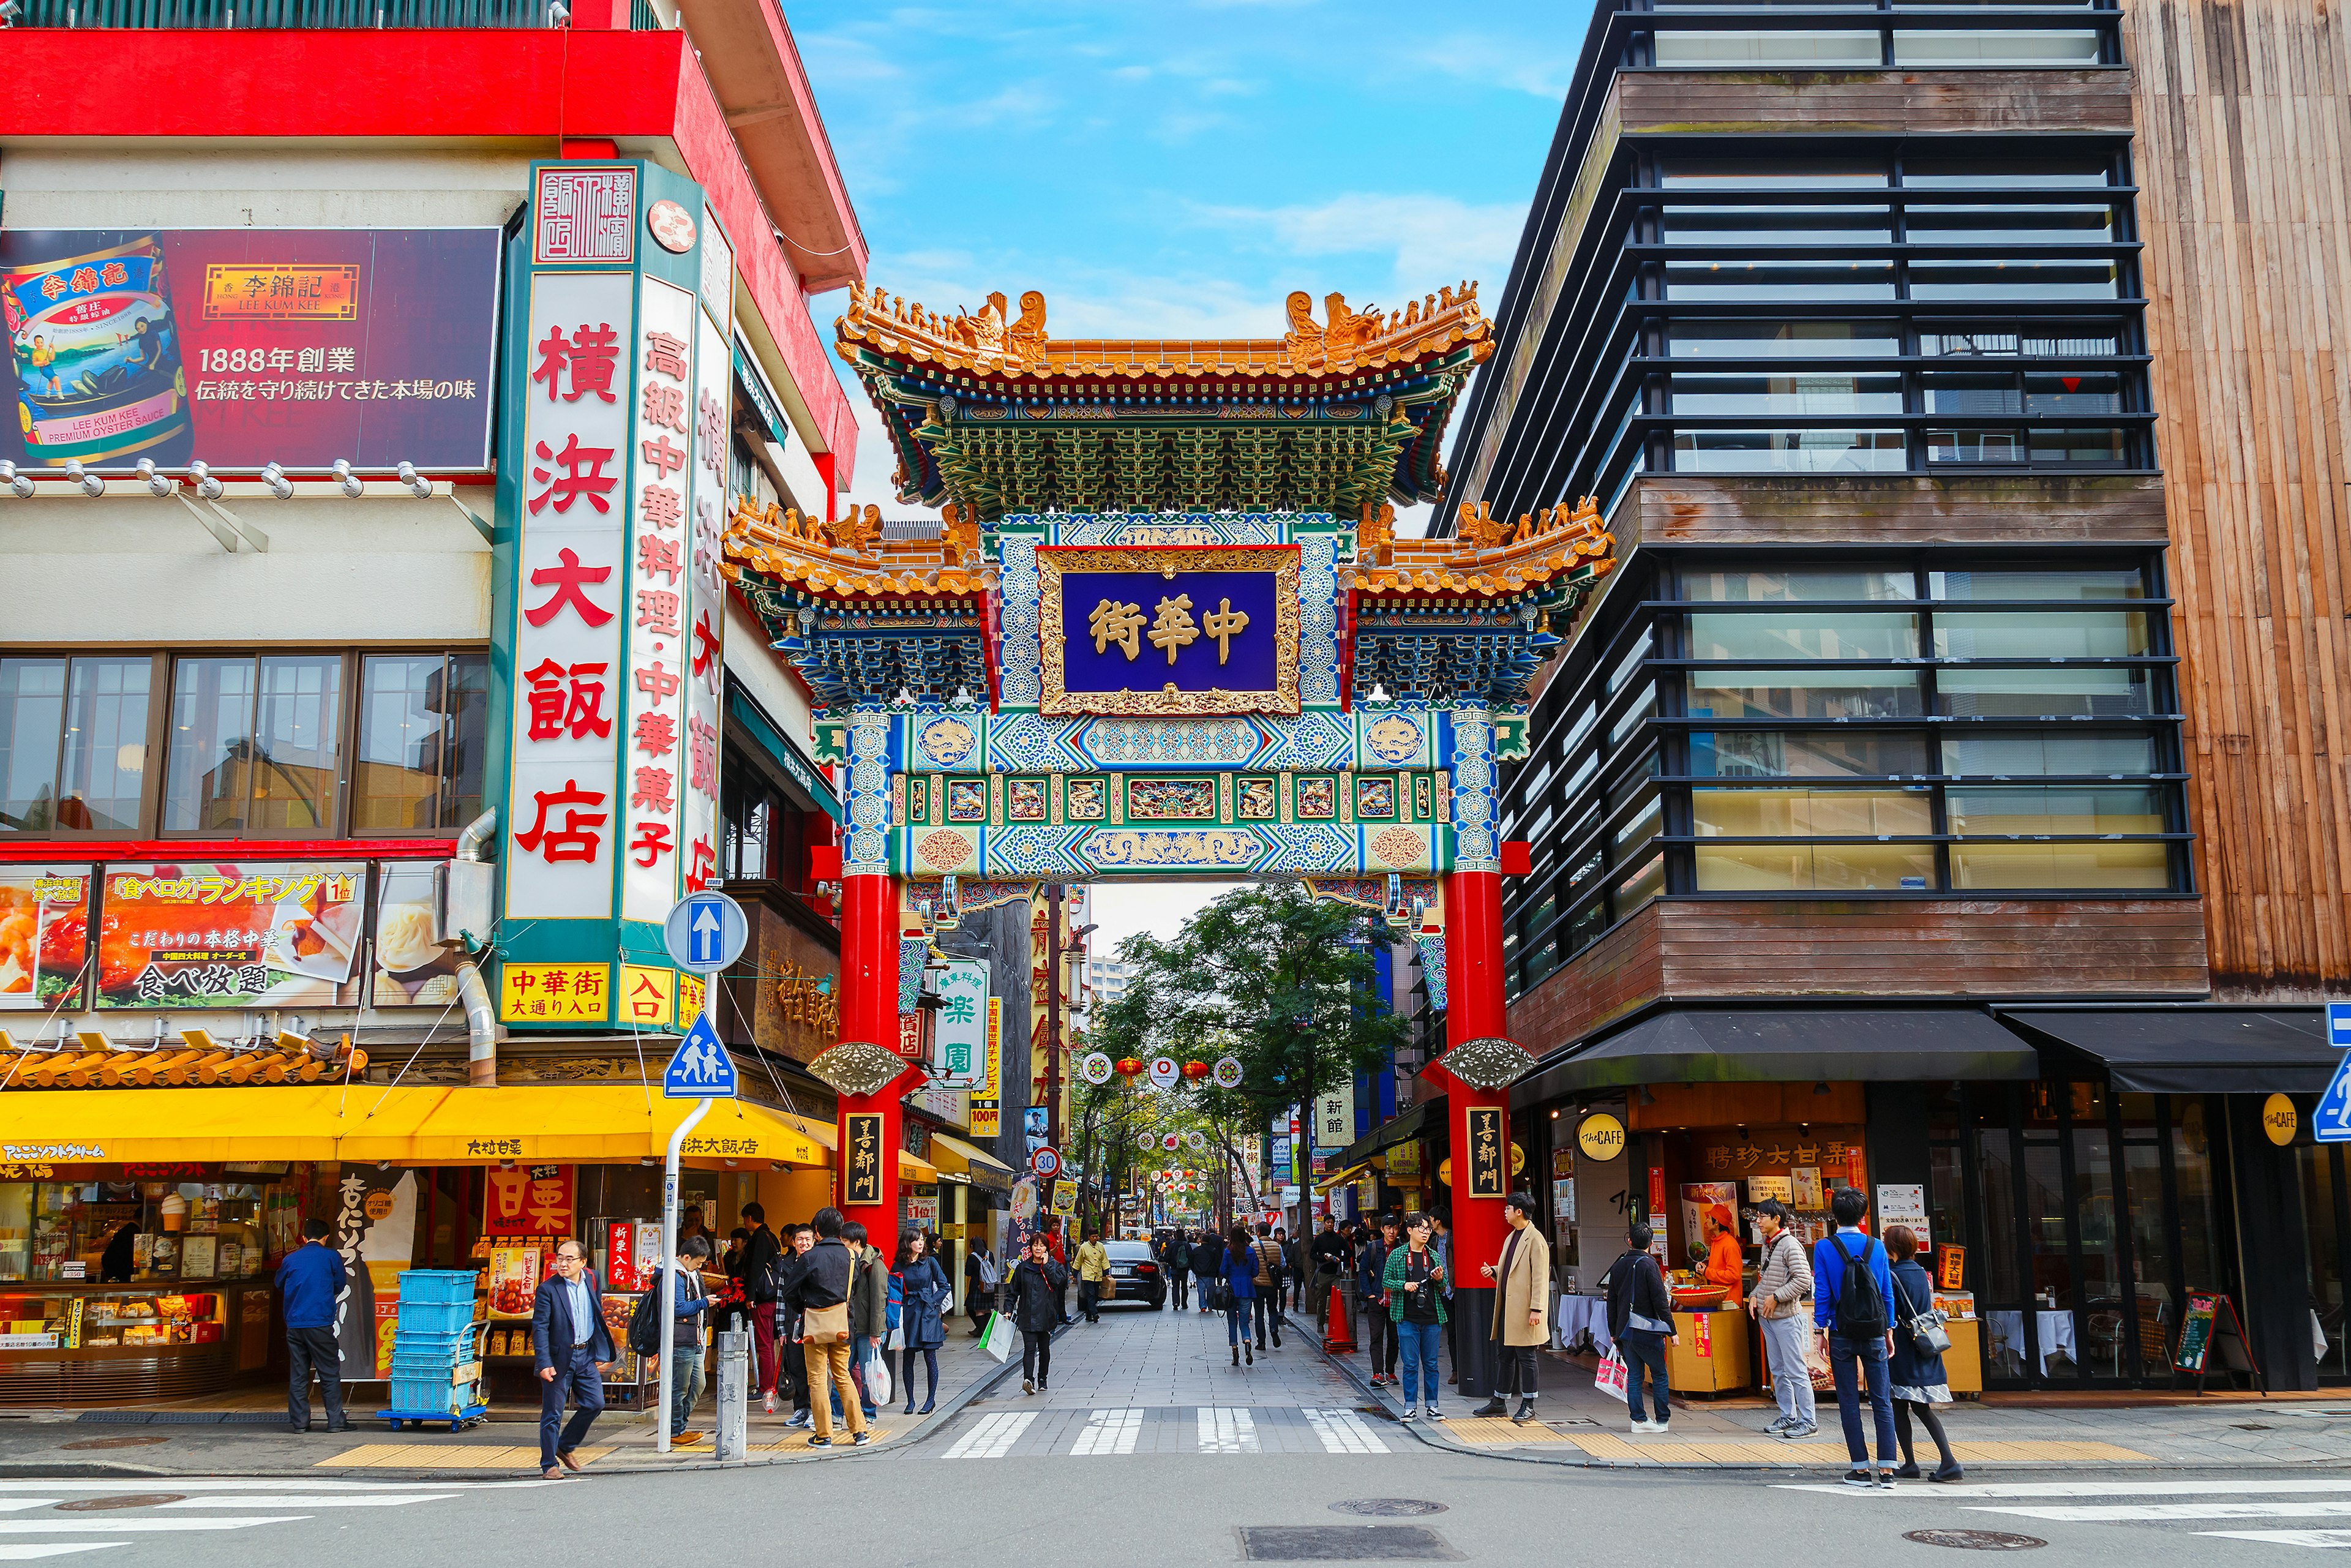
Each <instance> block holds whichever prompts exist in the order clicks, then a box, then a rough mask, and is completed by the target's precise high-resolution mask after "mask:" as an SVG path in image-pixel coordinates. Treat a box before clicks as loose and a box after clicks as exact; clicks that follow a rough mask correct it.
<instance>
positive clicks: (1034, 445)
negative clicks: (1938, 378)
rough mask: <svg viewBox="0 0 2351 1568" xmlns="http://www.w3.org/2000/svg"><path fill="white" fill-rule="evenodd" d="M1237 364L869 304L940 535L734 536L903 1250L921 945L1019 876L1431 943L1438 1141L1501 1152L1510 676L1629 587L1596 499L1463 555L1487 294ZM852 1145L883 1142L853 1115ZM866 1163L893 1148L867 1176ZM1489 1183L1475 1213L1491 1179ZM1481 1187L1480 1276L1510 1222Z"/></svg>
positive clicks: (1513, 729)
mask: <svg viewBox="0 0 2351 1568" xmlns="http://www.w3.org/2000/svg"><path fill="white" fill-rule="evenodd" d="M1289 315H1290V330H1289V332H1288V333H1287V334H1286V335H1285V336H1283V337H1280V338H1277V339H1267V340H1249V341H1238V342H1215V343H1206V342H1174V341H1171V342H1134V341H1095V340H1055V339H1050V338H1047V337H1046V336H1045V302H1044V299H1043V298H1042V296H1040V295H1037V294H1034V293H1031V294H1029V295H1025V296H1023V297H1022V299H1021V302H1020V310H1019V315H1018V317H1017V318H1015V319H1010V320H1009V321H1008V319H1007V316H1006V312H1005V304H1004V299H1003V297H1002V296H1001V295H997V296H991V297H990V300H989V303H988V306H987V308H986V309H984V310H982V311H981V312H980V313H979V314H977V316H956V317H954V318H952V319H949V318H943V317H940V316H938V315H936V314H935V313H933V312H929V311H926V310H925V309H924V308H922V307H920V306H918V305H911V304H909V303H907V302H906V301H904V300H903V299H892V298H889V297H888V296H886V295H885V294H883V292H882V291H880V290H878V289H877V290H873V291H872V292H870V293H869V292H866V291H864V290H862V289H852V300H851V304H850V308H849V312H848V314H847V315H846V316H844V317H843V318H842V319H841V322H840V326H839V348H840V351H841V356H842V357H843V358H844V359H845V360H847V361H849V362H850V364H851V365H852V366H853V367H854V368H855V370H856V371H857V373H858V375H859V376H860V377H861V378H862V380H863V382H865V385H866V387H867V390H868V391H869V392H871V393H872V397H873V400H874V402H875V403H876V405H877V406H878V407H879V408H880V410H881V412H882V415H883V420H884V422H885V423H886V424H887V426H888V428H889V432H890V435H891V439H892V441H893V444H894V445H895V447H896V449H897V453H898V459H899V469H898V474H897V480H898V492H899V495H900V497H902V498H903V499H905V500H908V501H919V502H921V503H924V504H925V505H930V506H935V507H938V508H939V510H940V513H941V519H942V520H940V521H937V522H931V521H928V520H925V521H922V522H915V523H900V522H897V521H894V520H893V521H891V522H887V523H885V522H883V520H882V518H881V517H880V516H879V514H878V509H877V508H874V507H866V508H865V509H864V511H863V513H862V515H852V516H851V517H846V518H843V519H841V520H839V521H835V522H830V523H820V522H818V521H816V520H815V519H812V518H811V519H803V518H801V517H799V516H797V515H796V514H792V513H789V512H787V513H782V514H780V515H779V514H778V513H777V512H776V511H775V510H774V509H773V508H769V509H768V510H767V511H766V512H765V513H764V514H762V513H758V512H755V511H753V510H751V509H749V508H747V507H746V508H744V509H741V510H738V512H737V516H736V517H735V519H734V523H733V527H732V528H731V529H730V531H729V534H728V537H727V541H726V562H727V566H726V570H727V572H728V574H729V575H730V577H731V578H732V579H733V580H734V582H735V584H736V586H737V589H738V590H739V591H741V592H742V593H743V594H744V595H745V596H746V598H747V600H748V601H749V602H750V603H751V605H752V606H753V608H754V609H755V610H756V611H757V612H758V614H759V616H760V618H761V619H762V621H763V622H764V623H765V624H766V626H767V628H768V632H769V633H770V635H771V636H772V637H773V638H774V640H775V645H776V647H777V648H778V649H779V650H781V651H782V652H783V653H785V654H786V655H787V656H789V658H790V659H791V660H792V661H793V662H794V663H795V664H797V665H798V666H799V669H800V670H801V672H802V673H803V674H805V675H806V677H807V679H808V682H809V684H810V687H811V688H812V689H813V691H814V692H815V694H816V697H817V700H818V703H819V704H820V706H821V709H822V716H821V717H820V720H819V722H818V737H817V738H818V746H819V750H820V756H821V757H822V758H824V759H825V760H827V761H831V762H833V763H836V764H839V765H841V767H842V776H843V779H844V782H845V786H846V787H845V789H844V791H843V796H842V799H843V802H844V809H845V819H844V836H845V841H844V844H843V848H842V852H841V873H842V878H841V889H842V898H841V911H842V925H841V930H842V947H841V976H842V985H843V996H842V1002H841V1043H840V1044H839V1045H837V1046H835V1047H834V1048H833V1049H832V1050H831V1051H828V1052H827V1053H826V1054H825V1056H824V1057H823V1058H820V1061H818V1063H817V1064H816V1067H817V1071H819V1072H820V1074H821V1075H823V1076H825V1077H826V1079H827V1081H828V1082H832V1083H833V1084H834V1085H835V1086H836V1087H837V1088H839V1089H840V1090H841V1148H842V1150H843V1151H844V1158H845V1159H846V1160H847V1161H848V1162H849V1166H848V1168H847V1169H846V1170H845V1172H844V1181H843V1186H842V1190H843V1192H844V1193H853V1194H854V1195H855V1196H856V1197H859V1198H860V1199H862V1198H864V1197H867V1196H868V1195H874V1194H878V1200H877V1201H873V1202H871V1203H868V1202H863V1201H860V1202H857V1203H854V1204H852V1206H851V1207H852V1212H853V1213H854V1214H855V1216H856V1218H862V1220H863V1221H864V1222H865V1224H866V1226H867V1228H868V1229H869V1230H870V1231H872V1234H873V1236H874V1239H875V1240H876V1242H877V1243H878V1244H879V1245H881V1246H882V1248H883V1250H884V1251H885V1252H886V1251H888V1250H890V1248H891V1246H892V1240H891V1238H892V1237H893V1236H894V1233H895V1230H896V1224H897V1194H896V1166H895V1161H894V1158H893V1154H894V1151H895V1149H896V1147H897V1144H898V1136H899V1128H898V1101H899V1097H900V1096H901V1095H902V1094H903V1093H904V1092H906V1089H907V1088H908V1087H910V1086H911V1083H912V1082H914V1080H915V1079H916V1078H917V1077H918V1075H919V1072H920V1069H919V1068H910V1067H909V1065H908V1063H907V1061H906V1060H905V1059H904V1057H903V1056H901V1055H900V1054H899V1053H898V1051H897V1049H896V1047H897V1041H898V1038H899V1036H898V1015H899V1014H900V1012H901V1011H902V1010H904V1011H911V1010H912V1009H913V994H912V993H913V988H914V985H915V984H916V981H917V979H918V977H919V973H920V969H921V967H922V959H923V955H924V952H925V936H926V934H927V933H928V931H929V930H930V929H931V928H932V927H933V926H934V925H935V923H936V922H938V921H939V920H940V919H942V918H943V917H944V918H952V915H953V913H954V911H955V910H956V908H957V906H958V905H959V904H962V903H964V902H966V901H970V902H975V903H976V902H978V901H979V900H980V899H983V898H993V897H998V896H1001V895H1002V893H1003V884H1007V883H1012V884H1034V883H1047V882H1097V881H1116V880H1122V879H1137V878H1152V877H1181V878H1186V879H1198V878H1213V877H1233V878H1295V879H1299V880H1302V881H1306V882H1308V883H1311V884H1312V885H1313V886H1314V888H1315V889H1316V891H1317V893H1318V894H1322V895H1323V896H1330V897H1338V898H1345V899H1348V900H1350V901H1351V902H1355V903H1359V904H1369V905H1372V906H1374V907H1375V908H1377V909H1379V910H1381V911H1382V912H1383V913H1384V915H1385V916H1386V918H1387V919H1388V920H1389V922H1390V923H1391V925H1393V926H1394V927H1395V928H1396V929H1397V930H1399V931H1400V932H1403V933H1409V934H1410V936H1412V937H1413V938H1414V939H1415V940H1416V942H1417V943H1418V944H1419V946H1420V947H1421V950H1422V952H1423V954H1424V956H1425V957H1426V970H1427V973H1428V976H1429V979H1430V986H1431V989H1432V992H1433V993H1434V994H1435V998H1436V1000H1437V1005H1439V1006H1442V1007H1446V1009H1447V1040H1448V1041H1449V1045H1450V1049H1448V1050H1447V1052H1446V1054H1445V1055H1444V1057H1443V1058H1441V1059H1440V1060H1439V1061H1437V1063H1436V1064H1434V1065H1432V1066H1431V1067H1430V1068H1429V1069H1428V1071H1429V1073H1430V1074H1431V1075H1432V1076H1434V1077H1437V1078H1438V1079H1439V1080H1441V1081H1443V1082H1445V1083H1446V1084H1447V1090H1448V1094H1449V1099H1448V1107H1449V1109H1448V1114H1449V1117H1450V1120H1451V1123H1452V1128H1451V1131H1452V1137H1453V1146H1454V1147H1455V1149H1456V1150H1458V1151H1466V1152H1468V1155H1469V1157H1468V1158H1467V1159H1460V1160H1457V1162H1456V1164H1457V1168H1462V1169H1492V1170H1501V1169H1504V1168H1506V1165H1507V1162H1506V1161H1504V1160H1501V1159H1500V1158H1499V1154H1498V1155H1497V1157H1496V1159H1494V1160H1490V1161H1488V1162H1485V1164H1484V1165H1482V1166H1481V1165H1480V1164H1479V1160H1478V1155H1477V1150H1478V1148H1479V1138H1480V1137H1483V1138H1484V1139H1486V1141H1487V1142H1488V1143H1491V1142H1492V1140H1493V1138H1494V1136H1495V1134H1496V1132H1497V1129H1500V1136H1501V1140H1502V1143H1503V1145H1505V1146H1506V1145H1507V1142H1508V1134H1507V1127H1508V1111H1507V1103H1508V1101H1507V1089H1508V1086H1509V1084H1510V1081H1511V1080H1512V1079H1513V1078H1514V1077H1516V1076H1517V1075H1518V1073H1519V1072H1520V1071H1523V1070H1524V1068H1525V1067H1526V1066H1527V1065H1528V1064H1529V1061H1528V1058H1527V1056H1526V1054H1525V1052H1524V1051H1520V1049H1519V1048H1518V1047H1516V1046H1514V1045H1511V1044H1510V1042H1509V1041H1508V1040H1506V1039H1504V1038H1503V1035H1504V1015H1503V1008H1502V981H1501V973H1502V969H1501V958H1502V940H1501V896H1500V874H1501V871H1502V863H1501V862H1502V856H1503V852H1504V846H1503V845H1502V844H1501V843H1500V842H1499V823H1498V822H1497V821H1496V808H1495V796H1494V785H1495V769H1496V766H1497V764H1498V763H1499V762H1500V761H1503V760H1506V759H1510V758H1516V757H1519V756H1522V755H1523V754H1524V752H1523V747H1524V744H1525V738H1526V736H1525V728H1526V704H1527V701H1528V688H1529V684H1530V682H1531V679H1532V677H1533V675H1534V674H1535V672H1536V670H1537V669H1538V667H1539V666H1540V665H1541V664H1542V662H1543V661H1544V660H1545V659H1547V658H1548V657H1550V655H1551V653H1552V651H1553V650H1554V649H1555V648H1556V647H1557V645H1558V643H1559V638H1558V637H1557V636H1556V635H1554V633H1553V630H1552V628H1553V626H1554V624H1557V625H1558V626H1559V627H1561V628H1562V629H1564V627H1565V625H1566V624H1567V622H1568V621H1569V619H1570V618H1571V617H1572V615H1573V612H1574V611H1575V609H1576V607H1577V605H1578V604H1579V603H1580V602H1581V601H1582V600H1583V596H1584V595H1585V594H1586V593H1587V592H1588V591H1590V590H1591V588H1592V587H1593V585H1594V584H1595V583H1596V582H1597V581H1598V580H1600V578H1601V577H1602V576H1603V575H1604V573H1605V572H1606V571H1607V570H1609V568H1610V566H1611V565H1612V564H1613V560H1612V557H1611V554H1610V551H1611V548H1612V547H1611V540H1610V539H1609V537H1608V536H1607V535H1606V534H1605V533H1604V532H1603V531H1602V530H1601V528H1600V525H1599V521H1598V518H1597V516H1596V514H1595V512H1594V511H1593V507H1591V505H1590V504H1589V503H1588V502H1587V503H1586V504H1584V505H1583V507H1579V508H1569V507H1559V508H1557V509H1556V510H1554V511H1552V512H1550V513H1547V514H1545V515H1543V516H1542V517H1521V518H1520V519H1518V521H1517V523H1516V524H1515V525H1514V526H1513V525H1508V524H1506V523H1498V522H1497V521H1496V520H1494V519H1492V518H1490V517H1487V516H1486V515H1485V513H1484V512H1483V511H1482V510H1480V509H1474V508H1465V509H1464V511H1463V514H1462V517H1461V527H1460V529H1459V531H1458V535H1457V536H1456V537H1455V538H1448V539H1426V540H1421V539H1397V538H1394V537H1393V533H1394V528H1393V524H1394V511H1393V503H1395V502H1403V503H1406V504H1410V503H1416V502H1421V501H1431V500H1435V499H1436V498H1437V496H1438V495H1439V493H1440V492H1441V491H1442V489H1443V486H1444V476H1443V473H1442V471H1441V470H1440V469H1439V468H1438V466H1437V451H1438V446H1439V443H1440V440H1441V438H1442V435H1443V434H1444V429H1445V424H1446V421H1447V417H1448V416H1449V414H1450V413H1451V410H1452V406H1453V402H1454V400H1455V398H1456V397H1457V396H1458V393H1459V392H1460V390H1461V388H1462V386H1463V384H1464V383H1465V382H1467V380H1468V376H1469V374H1470V373H1471V371H1473V370H1474V368H1475V367H1476V366H1477V364H1478V362H1479V361H1481V360H1483V359H1484V358H1485V357H1486V356H1487V355H1488V354H1489V352H1490V351H1491V345H1490V342H1489V334H1488V325H1487V323H1486V321H1485V319H1483V318H1482V317H1481V316H1480V314H1479V308H1478V302H1477V294H1476V289H1475V287H1473V286H1467V285H1465V286H1464V287H1462V288H1461V289H1460V290H1459V291H1458V292H1457V291H1455V290H1453V289H1449V288H1448V289H1446V290H1443V291H1442V292H1441V293H1440V294H1437V295H1431V296H1429V297H1428V298H1427V299H1426V300H1425V301H1422V302H1417V303H1415V304H1413V305H1411V306H1409V307H1408V308H1406V309H1405V310H1404V311H1402V312H1400V313H1394V314H1387V315H1382V314H1380V313H1378V312H1364V313H1361V314H1359V313H1357V312H1354V311H1353V310H1350V309H1349V308H1347V306H1346V302H1345V301H1344V299H1343V298H1341V297H1339V296H1337V295H1332V296H1331V297H1330V298H1329V300H1328V301H1327V309H1326V319H1324V320H1321V321H1318V320H1316V319H1314V316H1313V314H1312V310H1311V301H1309V300H1308V298H1307V297H1306V296H1304V295H1302V294H1299V295H1292V296H1291V297H1290V308H1289ZM873 1118H878V1120H874V1119H873ZM852 1120H853V1121H854V1123H855V1132H856V1134H858V1136H859V1138H861V1139H865V1140H867V1141H872V1140H875V1139H878V1145H879V1146H878V1147H876V1148H872V1149H871V1150H868V1151H866V1152H865V1153H863V1154H861V1153H859V1152H858V1145H857V1144H856V1143H855V1142H853V1141H852ZM1489 1187H1490V1188H1492V1190H1490V1191H1489V1190H1487V1188H1489ZM1501 1196H1502V1193H1501V1190H1500V1186H1499V1178H1498V1179H1497V1180H1496V1181H1494V1182H1464V1183H1462V1184H1460V1186H1459V1187H1458V1189H1457V1191H1456V1193H1455V1195H1454V1198H1455V1202H1454V1213H1455V1222H1456V1227H1457V1231H1458V1239H1459V1244H1460V1248H1461V1250H1460V1252H1459V1253H1458V1257H1459V1258H1460V1259H1461V1260H1463V1264H1464V1271H1465V1273H1467V1274H1468V1278H1470V1279H1472V1280H1474V1279H1475V1278H1477V1276H1476V1274H1475V1273H1474V1271H1472V1270H1474V1265H1475V1264H1476V1263H1477V1262H1479V1261H1482V1260H1489V1259H1491V1258H1493V1257H1494V1256H1495V1255H1496V1254H1497V1253H1498V1252H1499V1246H1500V1238H1501V1235H1502V1233H1503V1225H1502V1220H1501V1212H1500V1211H1501V1205H1500V1201H1499V1200H1500V1198H1501Z"/></svg>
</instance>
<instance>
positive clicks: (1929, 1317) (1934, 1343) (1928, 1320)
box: [1886, 1268, 1951, 1355]
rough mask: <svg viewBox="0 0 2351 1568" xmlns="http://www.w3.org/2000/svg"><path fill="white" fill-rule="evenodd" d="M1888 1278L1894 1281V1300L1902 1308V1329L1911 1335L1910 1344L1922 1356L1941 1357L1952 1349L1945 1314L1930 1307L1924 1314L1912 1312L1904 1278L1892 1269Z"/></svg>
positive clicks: (1887, 1271) (1887, 1272)
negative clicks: (1944, 1322)
mask: <svg viewBox="0 0 2351 1568" xmlns="http://www.w3.org/2000/svg"><path fill="white" fill-rule="evenodd" d="M1886 1277H1887V1278H1888V1279H1890V1280H1892V1281H1894V1299H1895V1301H1896V1302H1898V1303H1899V1304H1900V1306H1901V1310H1902V1327H1903V1329H1904V1330H1905V1331H1906V1332H1907V1333H1908V1334H1909V1335H1910V1343H1913V1344H1915V1345H1917V1347H1918V1354H1921V1355H1940V1354H1943V1353H1944V1352H1945V1351H1947V1350H1949V1349H1950V1348H1951V1336H1950V1333H1949V1331H1948V1330H1946V1329H1945V1328H1944V1327H1943V1314H1942V1312H1940V1311H1938V1309H1936V1308H1934V1307H1932V1306H1929V1307H1928V1309H1927V1310H1926V1311H1925V1312H1912V1311H1911V1310H1910V1299H1909V1293H1908V1292H1907V1291H1904V1290H1903V1288H1902V1276H1901V1275H1900V1274H1898V1273H1896V1272H1895V1271H1894V1270H1892V1269H1890V1268H1889V1269H1888V1270H1886Z"/></svg>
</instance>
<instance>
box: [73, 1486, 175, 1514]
mask: <svg viewBox="0 0 2351 1568" xmlns="http://www.w3.org/2000/svg"><path fill="white" fill-rule="evenodd" d="M185 1495H186V1494H185V1493H184V1492H175V1491H141V1492H125V1493H124V1494H123V1495H121V1496H120V1497H78V1498H76V1499H74V1500H73V1501H71V1502H61V1503H59V1504H57V1511H58V1512H59V1513H99V1512H102V1511H105V1510H107V1509H110V1508H157V1507H160V1506H162V1504H164V1503H167V1502H178V1501H179V1500H181V1499H182V1498H183V1497H184V1496H185Z"/></svg>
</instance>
